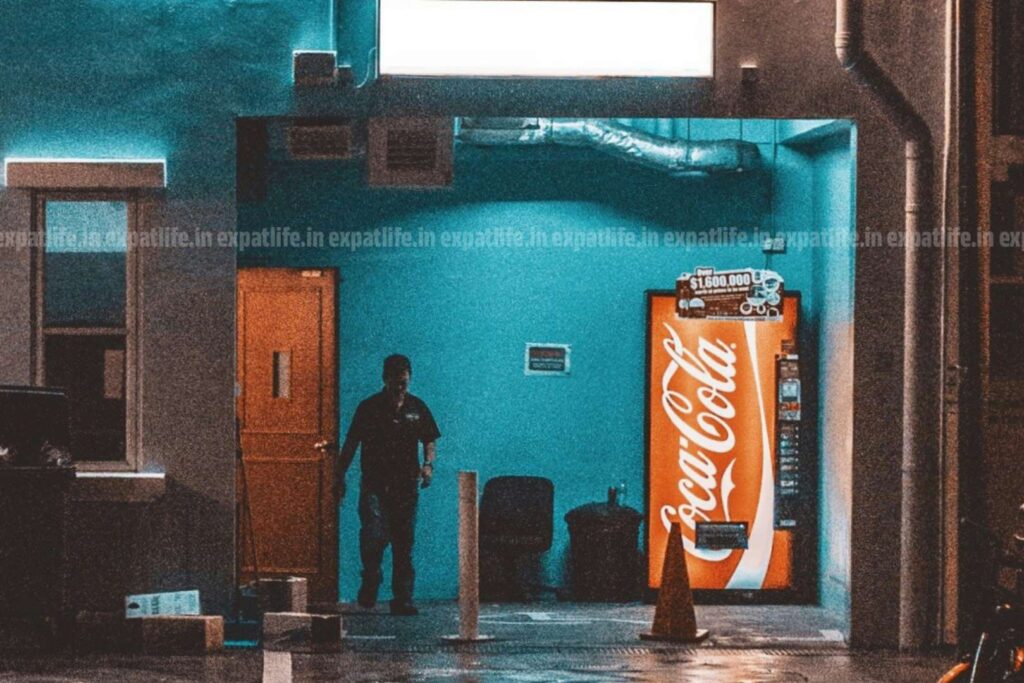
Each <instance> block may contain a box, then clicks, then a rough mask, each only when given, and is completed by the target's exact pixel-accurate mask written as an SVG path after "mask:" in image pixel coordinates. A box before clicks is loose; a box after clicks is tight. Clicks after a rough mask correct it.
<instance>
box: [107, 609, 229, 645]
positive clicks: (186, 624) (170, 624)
mask: <svg viewBox="0 0 1024 683" xmlns="http://www.w3.org/2000/svg"><path fill="white" fill-rule="evenodd" d="M127 623H128V624H129V629H130V631H131V634H130V637H131V640H132V643H133V645H134V648H133V649H136V650H138V651H141V652H142V653H144V654H148V655H201V654H207V653H210V652H219V651H221V650H223V649H224V617H220V616H157V617H140V618H138V619H130V620H128V622H127Z"/></svg>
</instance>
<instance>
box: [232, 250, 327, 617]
mask: <svg viewBox="0 0 1024 683" xmlns="http://www.w3.org/2000/svg"><path fill="white" fill-rule="evenodd" d="M336 289H337V276H336V273H335V271H333V270H296V269H285V268H251V269H243V270H240V271H239V273H238V304H237V305H238V313H237V315H238V327H237V335H238V337H237V362H238V368H237V372H238V383H239V390H240V393H239V396H238V398H237V409H238V418H239V434H240V441H241V449H242V458H241V466H240V468H239V471H238V487H237V491H238V501H239V520H240V524H239V525H238V528H239V538H238V548H237V551H238V553H239V558H240V567H241V580H242V581H243V582H246V581H250V580H252V579H253V578H254V577H255V576H257V575H258V576H260V577H274V576H288V575H292V576H304V577H306V578H307V579H308V581H309V590H310V599H311V600H316V601H318V602H337V595H338V589H337V586H338V531H337V527H338V515H337V508H336V507H335V505H334V500H333V493H332V482H333V480H334V461H333V458H332V457H329V456H326V455H325V454H324V452H323V451H321V450H320V449H318V447H317V444H318V443H319V442H323V441H327V442H332V443H336V442H337V432H338V417H337V413H338V411H337V396H338V387H337V382H338V367H337V353H336V348H337V334H336V308H335V306H336ZM246 490H247V491H248V499H249V500H248V510H247V509H246V506H245V500H244V495H245V493H246ZM250 520H251V521H250Z"/></svg>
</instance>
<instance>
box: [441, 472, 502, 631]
mask: <svg viewBox="0 0 1024 683" xmlns="http://www.w3.org/2000/svg"><path fill="white" fill-rule="evenodd" d="M478 522H479V510H478V506H477V475H476V472H459V633H458V635H452V636H443V637H442V640H444V641H445V642H454V643H475V642H479V641H482V640H493V638H491V636H482V635H480V631H479V621H480V548H479V542H480V537H479V529H478V526H479V525H478Z"/></svg>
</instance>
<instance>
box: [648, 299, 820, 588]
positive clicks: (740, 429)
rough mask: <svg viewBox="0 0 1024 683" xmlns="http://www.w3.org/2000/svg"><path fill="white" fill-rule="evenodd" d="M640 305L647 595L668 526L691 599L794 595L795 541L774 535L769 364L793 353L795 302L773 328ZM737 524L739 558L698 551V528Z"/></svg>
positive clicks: (733, 553)
mask: <svg viewBox="0 0 1024 683" xmlns="http://www.w3.org/2000/svg"><path fill="white" fill-rule="evenodd" d="M675 306H676V297H675V295H674V294H673V293H671V292H665V293H661V292H658V293H653V292H652V293H649V294H648V328H647V354H648V357H647V368H648V369H647V372H648V376H647V383H648V396H647V424H648V428H647V496H648V499H647V538H646V541H647V549H648V558H649V561H648V586H649V587H650V588H658V587H659V585H660V583H661V573H662V563H663V561H664V554H665V543H666V540H667V537H668V532H669V528H670V527H671V525H672V524H673V523H678V524H679V526H680V528H681V529H682V534H683V547H684V548H685V549H686V562H687V567H688V569H689V574H690V583H691V585H692V587H693V588H696V589H735V590H765V589H789V588H793V539H792V534H793V532H792V531H790V530H778V529H776V524H775V504H776V495H777V492H776V483H777V482H776V472H775V451H776V449H775V432H776V357H777V356H778V355H779V354H781V353H783V351H784V345H783V343H784V342H786V344H785V350H786V351H788V352H792V350H793V348H794V345H795V340H796V334H797V329H798V317H799V309H800V299H799V296H798V295H796V294H787V295H786V296H785V298H784V305H783V315H782V319H781V320H780V321H742V320H706V319H680V318H678V317H677V316H676V314H675ZM705 522H714V523H722V522H735V523H746V530H747V537H748V547H747V548H745V549H743V548H706V547H705V548H698V547H697V545H696V542H695V541H696V530H697V525H698V524H700V523H705Z"/></svg>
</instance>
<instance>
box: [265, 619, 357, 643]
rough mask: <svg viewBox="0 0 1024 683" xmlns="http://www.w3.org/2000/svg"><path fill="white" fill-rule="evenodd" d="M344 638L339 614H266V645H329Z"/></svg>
mask: <svg viewBox="0 0 1024 683" xmlns="http://www.w3.org/2000/svg"><path fill="white" fill-rule="evenodd" d="M344 635H345V631H344V629H343V628H342V621H341V615H340V614H305V613H300V612H268V613H266V614H264V615H263V646H264V647H265V648H266V647H277V648H286V647H288V646H290V645H303V644H308V645H329V644H331V643H337V642H339V641H340V640H341V638H342V637H343V636H344Z"/></svg>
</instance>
